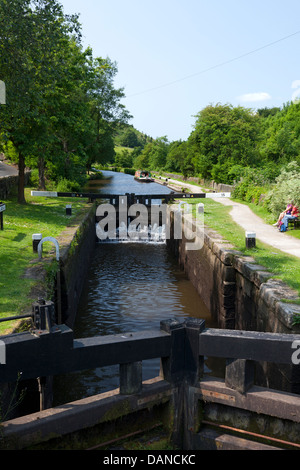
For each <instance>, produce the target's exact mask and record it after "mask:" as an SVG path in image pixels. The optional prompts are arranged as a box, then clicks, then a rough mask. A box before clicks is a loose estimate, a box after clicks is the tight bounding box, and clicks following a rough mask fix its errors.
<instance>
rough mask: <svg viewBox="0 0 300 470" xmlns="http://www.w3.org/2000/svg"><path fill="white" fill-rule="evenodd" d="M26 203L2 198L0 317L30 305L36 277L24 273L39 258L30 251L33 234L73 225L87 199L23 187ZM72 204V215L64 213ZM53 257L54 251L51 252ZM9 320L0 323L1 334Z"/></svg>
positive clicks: (47, 249)
mask: <svg viewBox="0 0 300 470" xmlns="http://www.w3.org/2000/svg"><path fill="white" fill-rule="evenodd" d="M26 200H27V204H25V205H22V204H18V203H17V202H16V199H15V198H14V197H12V198H11V199H9V200H6V201H4V202H5V205H6V211H5V212H4V230H3V231H0V260H1V268H0V317H1V318H4V317H9V316H12V315H20V314H22V313H23V312H24V311H25V310H26V309H27V310H28V308H29V309H30V305H31V299H30V297H29V295H30V292H31V289H32V288H33V287H34V285H35V283H36V282H37V281H34V280H33V279H30V278H27V277H26V276H25V273H26V270H27V268H29V267H30V266H32V265H33V264H34V263H35V262H37V261H38V255H37V254H36V253H33V249H32V235H33V234H34V233H41V234H42V235H43V237H48V236H51V237H54V238H55V237H57V236H59V235H60V234H61V233H62V232H63V231H64V229H65V228H66V227H67V226H69V225H72V223H74V220H75V219H76V217H77V216H78V215H79V214H80V212H81V211H83V210H84V208H85V207H86V201H82V200H77V199H74V198H72V200H67V199H66V198H40V197H32V196H31V195H30V189H26ZM67 203H71V204H72V216H67V215H66V211H65V206H66V204H67ZM52 249H53V244H51V243H45V244H44V245H43V257H46V256H50V251H51V250H52ZM51 256H52V257H53V255H52V254H51ZM10 326H11V324H8V323H0V334H3V333H4V332H5V330H6V329H7V328H8V327H10Z"/></svg>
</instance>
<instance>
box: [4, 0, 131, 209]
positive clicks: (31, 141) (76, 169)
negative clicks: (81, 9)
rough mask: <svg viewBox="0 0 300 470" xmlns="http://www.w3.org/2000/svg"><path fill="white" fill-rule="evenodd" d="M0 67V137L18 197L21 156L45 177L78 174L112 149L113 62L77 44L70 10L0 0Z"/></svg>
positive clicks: (116, 96) (50, 1)
mask: <svg viewBox="0 0 300 470" xmlns="http://www.w3.org/2000/svg"><path fill="white" fill-rule="evenodd" d="M0 71H1V72H0V73H1V79H2V80H3V81H5V83H6V88H7V105H6V106H2V107H1V116H0V131H1V134H2V136H3V137H2V138H4V139H6V141H7V142H11V143H12V144H13V146H14V148H15V150H16V152H17V155H18V164H19V194H18V200H19V202H25V197H24V169H25V164H30V166H31V167H37V168H38V169H39V180H40V187H41V188H43V187H44V186H45V172H46V170H47V171H48V173H49V174H50V175H51V177H52V178H53V179H54V180H56V181H58V180H59V179H60V178H61V179H68V180H76V181H83V178H84V175H85V171H86V168H88V167H89V166H90V165H91V163H92V162H93V161H99V160H100V159H101V158H103V155H105V158H107V153H109V152H110V153H112V152H113V149H112V135H113V132H114V127H115V125H116V122H119V121H122V122H125V121H126V119H128V118H129V114H128V112H127V111H126V109H125V107H124V106H123V105H122V104H121V103H120V100H121V98H122V97H123V96H124V94H123V90H121V89H119V90H116V89H115V88H114V85H113V79H114V76H115V74H116V72H117V68H116V65H115V64H113V63H112V62H111V61H110V60H109V59H101V58H96V59H95V58H93V54H92V50H91V49H90V48H88V49H86V50H83V49H82V45H81V26H80V24H79V22H78V17H77V16H76V15H72V16H67V15H65V14H64V12H63V9H62V6H61V5H60V4H58V3H57V2H56V0H32V1H29V0H1V2H0Z"/></svg>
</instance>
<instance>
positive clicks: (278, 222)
mask: <svg viewBox="0 0 300 470" xmlns="http://www.w3.org/2000/svg"><path fill="white" fill-rule="evenodd" d="M292 209H293V203H292V202H291V203H290V204H288V205H287V206H286V209H285V210H284V211H283V212H281V213H280V214H279V217H278V220H277V222H276V223H275V224H273V225H274V227H280V225H281V221H282V219H283V217H284V216H285V215H289V214H291V212H292Z"/></svg>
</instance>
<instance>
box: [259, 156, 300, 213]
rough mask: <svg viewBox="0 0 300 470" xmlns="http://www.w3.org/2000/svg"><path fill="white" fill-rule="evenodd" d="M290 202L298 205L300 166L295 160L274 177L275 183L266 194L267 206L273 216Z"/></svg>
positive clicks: (299, 203)
mask: <svg viewBox="0 0 300 470" xmlns="http://www.w3.org/2000/svg"><path fill="white" fill-rule="evenodd" d="M290 202H294V204H296V205H297V206H298V207H300V166H299V164H298V163H297V162H295V161H294V162H290V163H288V164H287V165H286V167H284V168H283V169H282V171H281V174H280V175H279V176H278V177H277V178H276V184H275V185H274V186H273V188H272V190H270V191H269V192H268V193H267V196H266V205H267V208H268V210H269V211H270V212H271V213H272V215H274V217H277V216H278V214H279V213H280V212H281V211H282V210H283V209H285V207H286V205H287V204H288V203H290Z"/></svg>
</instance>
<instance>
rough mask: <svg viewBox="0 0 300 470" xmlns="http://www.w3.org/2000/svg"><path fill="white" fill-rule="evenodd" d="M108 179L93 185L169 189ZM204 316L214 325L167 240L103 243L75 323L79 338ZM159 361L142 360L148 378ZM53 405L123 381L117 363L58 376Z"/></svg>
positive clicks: (118, 190) (126, 178)
mask: <svg viewBox="0 0 300 470" xmlns="http://www.w3.org/2000/svg"><path fill="white" fill-rule="evenodd" d="M104 175H105V177H107V178H109V179H107V180H104V182H103V181H101V182H97V181H93V182H92V187H93V188H91V187H89V188H88V189H89V190H90V191H93V192H95V191H96V190H97V191H100V192H103V193H104V192H105V193H109V194H125V193H126V192H135V193H139V194H149V193H151V194H166V193H169V192H170V190H169V189H168V188H167V187H165V186H162V185H159V184H155V183H150V184H143V183H138V182H136V181H135V180H134V179H133V177H132V176H130V175H124V174H122V173H114V172H104ZM187 317H194V318H203V319H205V322H206V325H207V326H215V325H213V323H212V319H211V315H210V313H209V311H208V310H207V308H206V306H205V305H204V303H203V301H202V300H201V298H200V297H199V295H198V293H197V291H196V289H195V288H194V287H193V285H192V284H191V282H190V281H189V280H188V279H187V277H186V275H185V274H184V273H183V272H182V270H181V269H180V268H179V266H178V263H177V261H176V259H175V258H174V256H173V255H172V254H171V253H170V252H169V251H168V249H167V247H166V245H165V244H162V243H158V244H155V243H134V242H132V243H125V244H124V243H98V244H97V245H96V249H95V252H94V255H93V260H92V263H91V266H90V269H89V274H88V277H87V279H86V282H85V286H84V289H83V294H82V296H81V300H80V305H79V308H78V312H77V316H76V322H75V325H74V336H75V338H83V337H91V336H97V335H113V334H120V333H128V332H134V331H141V330H145V329H153V328H159V325H160V322H161V320H166V319H170V318H177V319H179V320H181V321H183V320H184V319H185V318H187ZM158 373H159V360H149V361H145V362H143V379H144V380H146V379H149V378H152V377H155V376H157V375H158ZM54 384H55V387H54V402H55V403H54V405H58V404H62V403H66V402H69V401H73V400H78V399H80V398H83V397H86V396H91V395H95V394H97V393H101V392H104V391H107V390H111V389H115V388H117V387H118V386H119V369H118V366H114V367H105V368H98V369H94V370H89V371H83V372H80V373H72V374H68V375H66V376H59V377H57V378H56V379H55V382H54Z"/></svg>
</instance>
